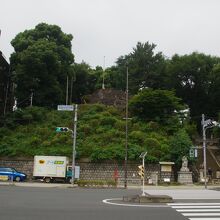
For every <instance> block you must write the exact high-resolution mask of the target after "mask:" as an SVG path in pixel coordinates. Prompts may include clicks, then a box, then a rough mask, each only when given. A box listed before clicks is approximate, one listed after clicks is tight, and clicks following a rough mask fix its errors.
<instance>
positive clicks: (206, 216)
mask: <svg viewBox="0 0 220 220" xmlns="http://www.w3.org/2000/svg"><path fill="white" fill-rule="evenodd" d="M168 205H169V206H170V207H172V208H173V209H176V211H177V212H179V213H181V214H182V215H183V216H186V217H189V220H220V218H219V217H220V203H168Z"/></svg>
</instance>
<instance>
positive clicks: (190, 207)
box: [171, 205, 220, 209]
mask: <svg viewBox="0 0 220 220" xmlns="http://www.w3.org/2000/svg"><path fill="white" fill-rule="evenodd" d="M171 207H172V208H174V209H199V208H203V209H206V208H210V209H211V208H212V209H213V208H220V206H215V205H212V206H211V205H210V206H207V205H206V206H204V205H202V206H198V205H194V206H193V205H191V206H175V205H174V206H171Z"/></svg>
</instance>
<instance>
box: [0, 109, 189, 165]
mask: <svg viewBox="0 0 220 220" xmlns="http://www.w3.org/2000/svg"><path fill="white" fill-rule="evenodd" d="M123 114H124V113H123V112H120V111H119V110H117V109H115V108H114V107H105V106H103V105H80V107H79V117H78V119H79V120H78V124H77V158H78V159H80V158H90V159H91V160H92V161H103V160H117V161H122V160H124V155H125V121H124V120H123ZM7 118H8V120H6V121H5V124H4V127H2V128H0V154H1V156H26V157H32V156H34V155H39V154H40V155H67V156H71V154H72V138H71V133H68V132H67V133H56V132H55V128H56V127H59V126H64V127H65V126H66V127H69V128H72V127H73V124H72V120H73V115H72V113H71V112H60V111H51V110H47V109H45V108H42V107H41V108H40V107H32V108H26V109H22V110H18V111H16V112H14V113H13V114H11V115H10V116H8V117H7ZM175 123H176V122H175ZM182 129H183V128H182V127H181V124H180V123H177V124H176V127H175V128H174V129H173V131H172V134H170V130H169V129H167V127H166V126H164V127H163V126H161V125H159V124H158V123H157V122H148V123H146V122H142V121H140V120H137V119H132V120H131V121H129V135H128V158H129V160H139V155H140V153H141V152H143V151H148V157H147V160H148V161H149V162H158V161H160V160H166V159H167V160H169V159H174V160H177V159H179V157H181V156H183V155H185V153H187V151H188V149H189V147H191V145H192V143H191V142H190V141H189V137H188V135H187V134H186V133H184V135H185V136H184V138H183V139H181V141H182V142H181V143H180V144H178V145H177V146H175V144H174V142H173V140H174V137H175V134H176V135H177V136H178V132H180V131H182ZM173 134H174V136H173ZM187 137H188V138H187ZM182 145H184V146H185V147H184V150H180V149H176V150H174V149H175V148H176V147H177V148H179V147H182ZM171 148H172V149H173V150H172V151H171ZM171 152H174V153H171ZM175 152H180V153H179V154H178V156H175V157H173V155H175Z"/></svg>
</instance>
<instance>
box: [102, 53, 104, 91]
mask: <svg viewBox="0 0 220 220" xmlns="http://www.w3.org/2000/svg"><path fill="white" fill-rule="evenodd" d="M102 89H105V56H104V63H103V73H102Z"/></svg>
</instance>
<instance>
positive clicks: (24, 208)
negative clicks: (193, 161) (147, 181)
mask: <svg viewBox="0 0 220 220" xmlns="http://www.w3.org/2000/svg"><path fill="white" fill-rule="evenodd" d="M138 193H140V191H139V190H138V191H137V190H125V189H80V188H39V187H18V186H0V220H44V219H45V220H72V219H74V220H162V219H164V220H183V219H185V220H186V219H188V218H187V217H185V216H184V215H183V214H182V213H180V212H178V211H176V209H175V207H174V208H173V207H171V206H169V205H168V206H167V205H163V206H159V205H155V206H142V207H138V206H127V205H126V204H122V205H120V204H119V205H118V204H114V205H112V204H106V203H103V200H105V199H108V200H111V199H113V198H122V196H125V195H133V194H138ZM111 201H112V200H111ZM118 202H120V201H119V200H118ZM116 203H117V200H116Z"/></svg>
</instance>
